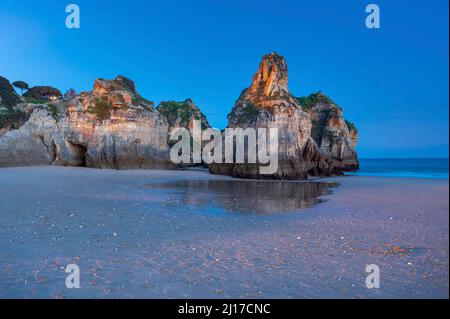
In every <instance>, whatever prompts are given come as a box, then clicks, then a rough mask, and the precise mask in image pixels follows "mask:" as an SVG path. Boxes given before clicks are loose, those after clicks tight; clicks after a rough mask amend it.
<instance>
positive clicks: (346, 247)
mask: <svg viewBox="0 0 450 319" xmlns="http://www.w3.org/2000/svg"><path fill="white" fill-rule="evenodd" d="M448 209H449V183H448V179H430V178H399V177H372V176H370V177H367V176H339V177H330V178H323V179H318V180H314V181H308V182H304V181H299V182H293V181H291V182H277V181H250V180H237V179H233V178H231V177H225V176H218V175H211V174H209V173H208V171H207V170H202V169H194V170H184V171H181V170H180V171H170V170H109V169H104V170H102V169H89V168H75V167H53V166H39V167H17V168H0V298H88V297H94V298H119V297H120V298H448V296H449V295H448V288H449V273H448V271H449V263H448V261H449V213H448ZM71 263H74V264H76V265H78V266H79V268H80V277H81V281H80V282H81V288H79V289H68V288H66V286H65V280H66V277H67V275H68V274H67V273H66V272H65V271H64V270H65V268H66V266H67V265H68V264H71ZM369 264H375V265H378V266H379V269H380V288H374V289H368V288H367V287H366V277H367V275H368V273H366V266H367V265H369Z"/></svg>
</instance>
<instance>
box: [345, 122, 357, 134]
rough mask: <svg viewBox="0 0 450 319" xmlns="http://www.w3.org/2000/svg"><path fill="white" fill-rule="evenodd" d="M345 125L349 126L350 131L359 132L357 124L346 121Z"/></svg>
mask: <svg viewBox="0 0 450 319" xmlns="http://www.w3.org/2000/svg"><path fill="white" fill-rule="evenodd" d="M345 124H347V127H348V130H349V131H357V129H356V126H355V124H353V123H352V122H350V121H348V120H345Z"/></svg>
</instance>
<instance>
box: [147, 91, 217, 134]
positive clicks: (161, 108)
mask: <svg viewBox="0 0 450 319" xmlns="http://www.w3.org/2000/svg"><path fill="white" fill-rule="evenodd" d="M156 109H157V110H158V112H159V113H160V114H162V115H164V116H165V117H166V119H167V121H168V123H169V132H170V131H171V130H172V129H174V128H181V127H185V128H189V129H192V127H193V121H194V120H200V121H201V124H202V129H206V128H208V127H210V125H209V123H208V119H207V118H206V116H205V115H204V114H203V113H202V112H201V111H200V109H199V108H198V106H197V105H195V104H194V102H193V101H192V100H191V99H186V100H184V101H183V102H175V101H164V102H161V103H160V104H159V105H158V107H157V108H156Z"/></svg>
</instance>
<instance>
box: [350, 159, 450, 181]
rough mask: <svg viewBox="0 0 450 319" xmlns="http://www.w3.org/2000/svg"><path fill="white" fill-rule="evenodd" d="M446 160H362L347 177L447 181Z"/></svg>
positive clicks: (447, 161)
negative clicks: (358, 167)
mask: <svg viewBox="0 0 450 319" xmlns="http://www.w3.org/2000/svg"><path fill="white" fill-rule="evenodd" d="M448 163H449V159H448V158H362V159H360V169H359V171H357V172H353V173H348V175H358V176H385V177H409V178H436V179H448Z"/></svg>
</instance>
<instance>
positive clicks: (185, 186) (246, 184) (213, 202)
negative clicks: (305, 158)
mask: <svg viewBox="0 0 450 319" xmlns="http://www.w3.org/2000/svg"><path fill="white" fill-rule="evenodd" d="M338 185H339V184H338V183H325V182H282V181H240V180H209V181H203V180H198V181H186V180H182V181H177V182H172V183H164V184H146V185H145V186H146V187H147V188H153V189H165V190H173V191H175V193H176V194H177V197H179V201H180V202H181V203H182V204H189V205H198V206H211V207H214V206H219V207H221V208H224V209H226V210H229V211H233V212H251V213H278V212H289V211H296V210H299V209H302V208H306V207H310V206H312V205H315V204H317V203H320V202H321V201H323V200H321V199H320V196H322V195H327V194H330V193H331V190H330V189H331V188H332V187H336V186H338Z"/></svg>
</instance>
